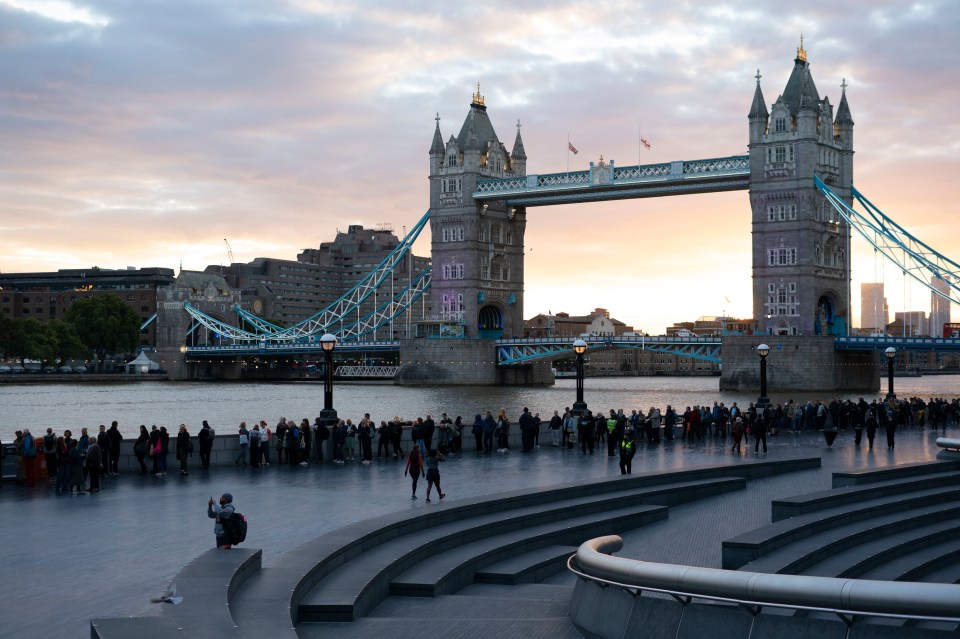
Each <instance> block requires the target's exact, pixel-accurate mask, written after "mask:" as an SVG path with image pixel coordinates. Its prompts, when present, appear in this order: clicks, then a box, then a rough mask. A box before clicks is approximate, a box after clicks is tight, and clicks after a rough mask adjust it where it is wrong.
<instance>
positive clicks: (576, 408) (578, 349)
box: [573, 339, 587, 415]
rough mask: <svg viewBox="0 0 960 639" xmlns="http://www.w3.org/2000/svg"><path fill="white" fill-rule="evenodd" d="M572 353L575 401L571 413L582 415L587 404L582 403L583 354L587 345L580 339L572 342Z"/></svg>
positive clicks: (585, 410)
mask: <svg viewBox="0 0 960 639" xmlns="http://www.w3.org/2000/svg"><path fill="white" fill-rule="evenodd" d="M573 352H574V353H576V354H577V401H575V402H574V403H573V413H574V414H575V415H583V414H584V413H585V412H587V404H586V402H584V401H583V354H584V353H585V352H587V343H586V342H585V341H583V340H582V339H577V340H576V341H574V342H573Z"/></svg>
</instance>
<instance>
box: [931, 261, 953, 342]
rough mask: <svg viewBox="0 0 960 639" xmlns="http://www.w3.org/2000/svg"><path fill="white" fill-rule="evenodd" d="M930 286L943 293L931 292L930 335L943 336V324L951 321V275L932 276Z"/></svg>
mask: <svg viewBox="0 0 960 639" xmlns="http://www.w3.org/2000/svg"><path fill="white" fill-rule="evenodd" d="M930 286H932V287H933V288H934V289H935V290H936V291H939V292H940V293H942V295H940V294H938V293H936V292H933V291H931V292H930V335H932V336H933V337H942V336H943V325H944V324H949V323H950V297H949V296H950V276H949V275H944V276H943V277H939V276H936V275H934V276H932V277H931V278H930Z"/></svg>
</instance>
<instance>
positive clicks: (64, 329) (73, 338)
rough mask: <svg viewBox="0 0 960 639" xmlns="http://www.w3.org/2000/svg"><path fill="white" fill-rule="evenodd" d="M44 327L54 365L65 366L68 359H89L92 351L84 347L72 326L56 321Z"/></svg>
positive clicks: (51, 321)
mask: <svg viewBox="0 0 960 639" xmlns="http://www.w3.org/2000/svg"><path fill="white" fill-rule="evenodd" d="M43 327H44V329H45V331H46V334H47V335H46V337H47V343H48V345H49V350H50V356H51V359H52V360H53V362H54V363H56V364H63V363H65V362H66V361H67V360H68V359H73V358H74V357H87V356H88V355H89V354H90V349H89V348H87V347H86V346H84V344H83V342H82V341H81V340H80V336H79V335H77V331H76V329H74V327H73V325H72V324H69V323H67V322H64V321H62V320H56V319H55V320H50V321H49V322H47V323H46V324H44V325H43Z"/></svg>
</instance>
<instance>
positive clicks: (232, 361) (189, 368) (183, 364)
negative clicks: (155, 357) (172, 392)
mask: <svg viewBox="0 0 960 639" xmlns="http://www.w3.org/2000/svg"><path fill="white" fill-rule="evenodd" d="M157 353H158V354H159V356H160V359H161V361H163V362H164V367H165V369H166V371H167V379H169V380H174V381H189V380H221V379H222V380H235V379H240V375H241V371H242V369H243V358H242V357H228V356H224V357H223V358H222V359H217V360H213V359H210V360H207V359H196V360H188V359H187V358H186V357H185V355H184V354H183V353H181V352H180V349H163V350H160V349H158V350H157Z"/></svg>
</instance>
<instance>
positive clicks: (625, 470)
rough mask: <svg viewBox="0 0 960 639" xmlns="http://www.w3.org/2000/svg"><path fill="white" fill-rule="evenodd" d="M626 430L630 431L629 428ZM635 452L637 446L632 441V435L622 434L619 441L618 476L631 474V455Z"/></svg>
mask: <svg viewBox="0 0 960 639" xmlns="http://www.w3.org/2000/svg"><path fill="white" fill-rule="evenodd" d="M627 430H632V429H631V428H630V427H629V426H628V427H627ZM636 452H637V444H636V442H634V441H633V437H632V433H626V432H625V433H624V437H623V439H621V440H620V474H621V475H629V474H631V473H632V472H633V455H634V453H636Z"/></svg>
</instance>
